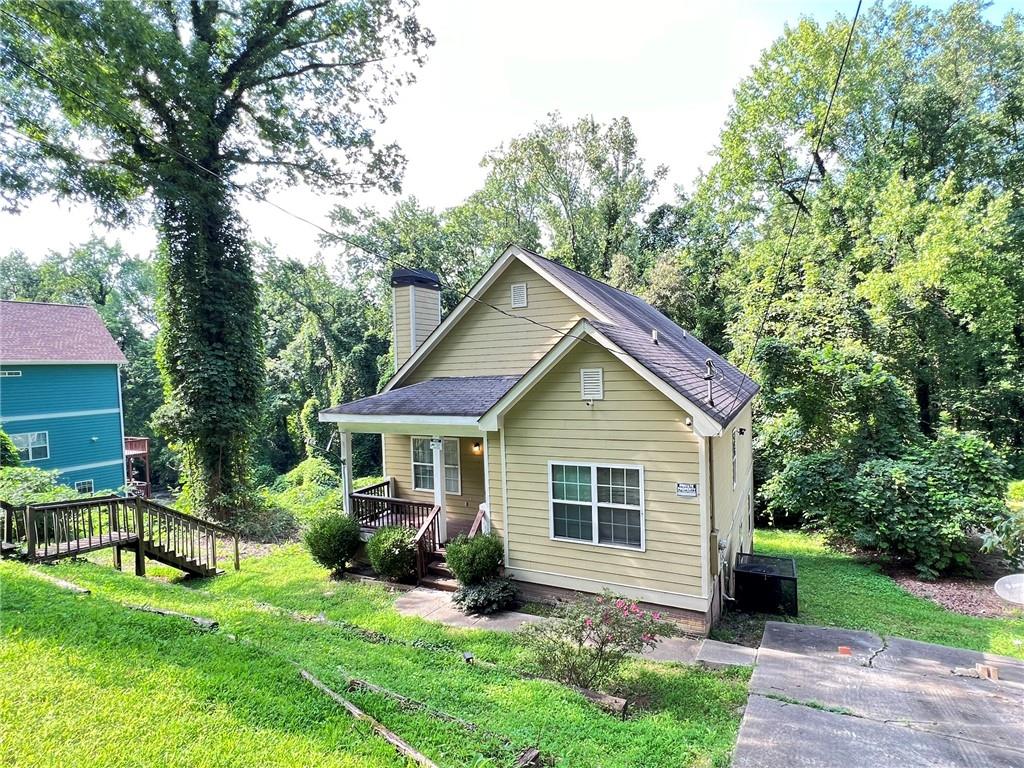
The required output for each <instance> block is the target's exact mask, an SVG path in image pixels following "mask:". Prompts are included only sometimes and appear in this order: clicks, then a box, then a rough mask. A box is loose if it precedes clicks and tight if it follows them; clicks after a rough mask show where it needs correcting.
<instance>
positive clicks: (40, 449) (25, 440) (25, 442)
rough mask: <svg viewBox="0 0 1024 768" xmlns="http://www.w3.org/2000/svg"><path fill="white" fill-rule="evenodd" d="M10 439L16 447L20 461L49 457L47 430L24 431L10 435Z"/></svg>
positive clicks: (48, 435)
mask: <svg viewBox="0 0 1024 768" xmlns="http://www.w3.org/2000/svg"><path fill="white" fill-rule="evenodd" d="M11 441H12V442H13V443H14V447H15V448H17V449H18V456H20V457H21V460H22V461H40V460H42V459H48V458H50V433H49V432H24V433H22V434H20V435H11Z"/></svg>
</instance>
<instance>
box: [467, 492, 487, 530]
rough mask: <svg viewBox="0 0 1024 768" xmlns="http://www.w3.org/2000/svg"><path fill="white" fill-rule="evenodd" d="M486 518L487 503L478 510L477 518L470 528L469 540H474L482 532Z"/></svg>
mask: <svg viewBox="0 0 1024 768" xmlns="http://www.w3.org/2000/svg"><path fill="white" fill-rule="evenodd" d="M485 517H487V502H486V501H485V502H484V503H482V504H481V505H480V507H479V508H478V509H477V513H476V517H474V518H473V525H472V526H470V528H469V538H471V539H472V538H473V537H474V536H476V535H477V534H478V533H479V532H480V526H481V525H482V524H483V522H484V518H485Z"/></svg>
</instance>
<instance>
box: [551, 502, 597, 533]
mask: <svg viewBox="0 0 1024 768" xmlns="http://www.w3.org/2000/svg"><path fill="white" fill-rule="evenodd" d="M553 506H554V529H555V536H557V537H559V538H563V539H580V540H583V541H590V540H591V539H592V538H593V530H594V529H593V521H592V520H591V517H590V507H589V506H586V507H584V506H580V505H579V504H561V503H558V502H555V504H554V505H553Z"/></svg>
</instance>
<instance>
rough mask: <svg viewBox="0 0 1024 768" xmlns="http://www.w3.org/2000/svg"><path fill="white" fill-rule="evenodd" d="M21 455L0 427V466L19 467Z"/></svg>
mask: <svg viewBox="0 0 1024 768" xmlns="http://www.w3.org/2000/svg"><path fill="white" fill-rule="evenodd" d="M20 466H21V456H20V455H19V454H18V449H17V448H16V447H15V445H14V441H13V440H11V438H10V435H8V434H7V433H6V432H4V431H3V430H2V429H0V467H20Z"/></svg>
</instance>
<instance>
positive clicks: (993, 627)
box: [716, 530, 1024, 658]
mask: <svg viewBox="0 0 1024 768" xmlns="http://www.w3.org/2000/svg"><path fill="white" fill-rule="evenodd" d="M754 549H755V550H756V551H758V552H763V553H765V554H769V555H792V556H794V557H795V558H796V565H797V574H798V588H799V607H800V616H799V618H798V619H797V620H798V621H800V622H801V623H804V624H819V625H823V626H835V627H848V628H851V629H865V630H870V631H872V632H876V633H878V634H881V635H896V636H900V637H908V638H911V639H914V640H923V641H925V642H929V643H941V644H943V645H951V646H956V647H959V648H970V649H973V650H976V651H990V652H992V653H998V654H1002V655H1006V656H1017V657H1019V658H1024V616H1018V617H1017V618H1000V619H989V618H977V617H974V616H963V615H961V614H958V613H953V612H951V611H947V610H946V609H944V608H942V607H940V606H938V605H936V604H935V603H933V602H931V601H929V600H925V599H923V598H920V597H915V596H914V595H911V594H910V593H909V592H907V591H906V590H904V589H903V588H901V587H900V586H899V585H898V584H896V582H894V581H893V580H892V579H890V578H889V577H888V576H886V575H885V574H884V573H882V572H881V571H880V570H879V569H878V567H877V566H876V565H873V564H868V563H863V562H859V561H857V560H856V559H855V558H853V557H852V556H850V555H846V554H842V553H839V552H834V551H832V550H830V549H828V548H827V547H826V546H825V544H824V542H823V541H822V539H821V537H819V536H814V535H810V534H806V533H799V532H796V531H778V530H759V531H757V532H756V534H755V538H754ZM772 618H774V617H772ZM760 622H761V623H763V617H761V619H760ZM752 623H754V624H756V621H754V622H750V621H747V622H744V621H743V620H742V619H735V618H733V617H730V618H729V619H727V621H725V622H724V623H723V625H722V627H721V628H719V629H718V630H717V631H716V635H717V636H719V637H720V638H721V639H726V640H728V639H738V638H737V637H736V636H737V635H739V634H740V633H743V632H746V633H747V634H748V635H749V634H750V631H751V630H752V629H755V630H756V627H752V626H751V624H752Z"/></svg>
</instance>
